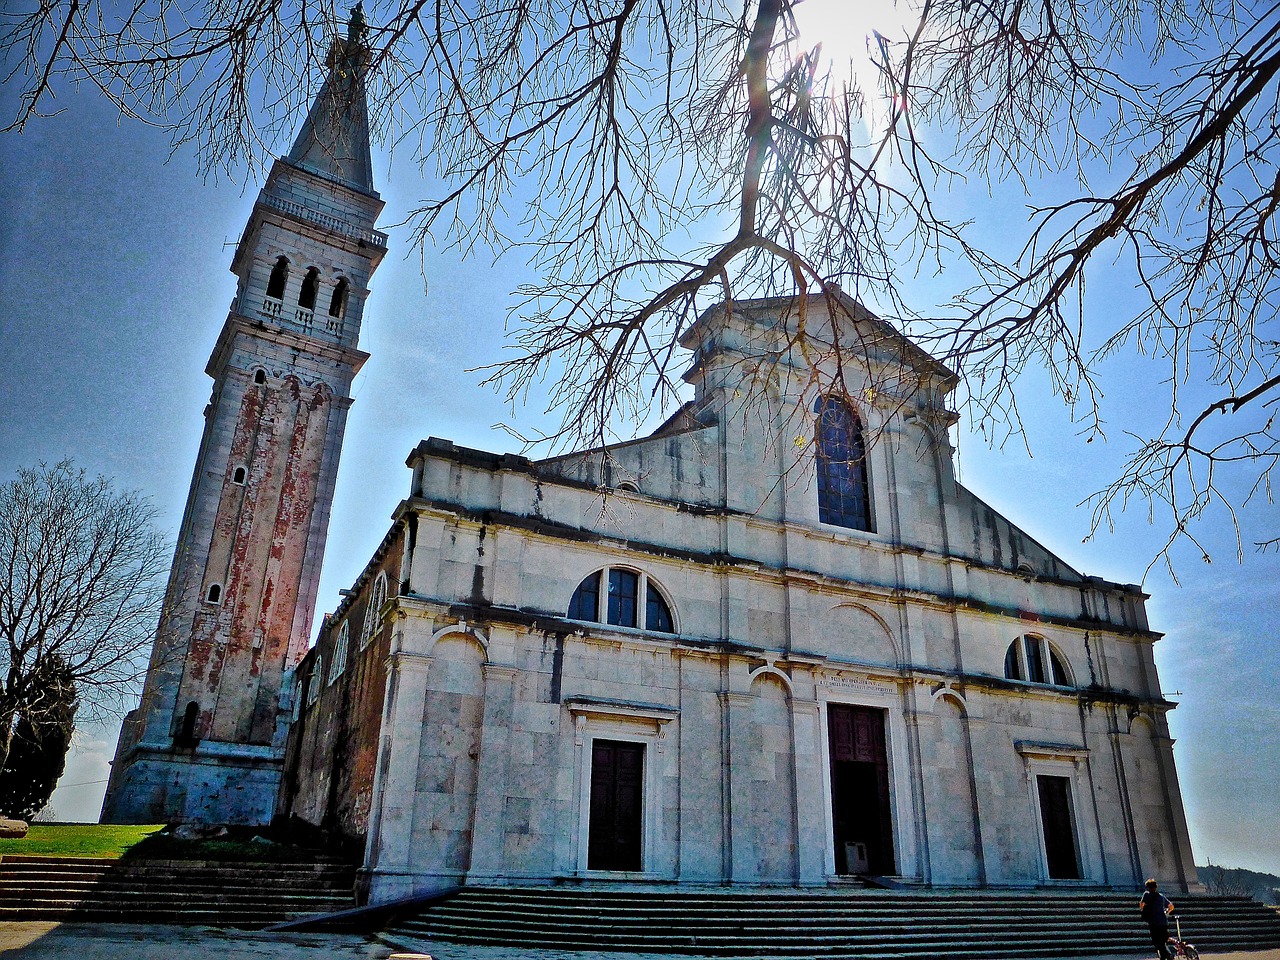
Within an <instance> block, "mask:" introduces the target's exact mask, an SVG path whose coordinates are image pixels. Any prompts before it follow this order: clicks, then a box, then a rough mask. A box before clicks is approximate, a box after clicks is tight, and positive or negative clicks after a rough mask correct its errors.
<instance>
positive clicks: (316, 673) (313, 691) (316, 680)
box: [307, 655, 324, 706]
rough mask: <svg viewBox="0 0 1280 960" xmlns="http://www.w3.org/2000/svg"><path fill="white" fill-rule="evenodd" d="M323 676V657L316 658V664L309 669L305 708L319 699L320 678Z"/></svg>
mask: <svg viewBox="0 0 1280 960" xmlns="http://www.w3.org/2000/svg"><path fill="white" fill-rule="evenodd" d="M323 676H324V657H321V656H319V655H317V656H316V662H315V664H314V665H313V666H312V667H311V676H310V678H309V679H308V680H307V706H311V705H312V704H313V703H315V702H316V701H317V700H319V699H320V687H321V686H323V684H321V682H320V678H321V677H323Z"/></svg>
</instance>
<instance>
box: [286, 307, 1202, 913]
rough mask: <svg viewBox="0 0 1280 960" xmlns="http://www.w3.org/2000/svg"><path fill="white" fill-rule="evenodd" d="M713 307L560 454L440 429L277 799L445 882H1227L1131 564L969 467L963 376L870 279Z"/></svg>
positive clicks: (332, 662)
mask: <svg viewBox="0 0 1280 960" xmlns="http://www.w3.org/2000/svg"><path fill="white" fill-rule="evenodd" d="M801 309H802V308H801V306H800V305H799V304H797V303H795V302H793V301H790V300H765V301H749V302H739V303H737V304H735V305H734V307H733V309H732V310H730V309H727V308H725V307H724V306H720V307H715V308H712V309H711V310H709V311H707V312H706V313H705V314H704V315H703V316H702V317H701V319H700V320H699V321H698V323H697V324H696V325H695V326H694V327H693V328H692V329H690V330H689V331H688V332H687V333H686V335H685V337H684V346H685V347H686V348H688V349H689V351H690V352H691V354H692V356H693V362H692V366H691V368H690V370H689V372H688V374H687V376H686V379H687V380H688V381H689V382H690V383H691V384H692V387H693V390H694V399H693V400H692V401H691V402H690V403H688V404H687V405H686V406H685V407H684V408H683V409H682V410H680V411H679V412H678V413H677V414H676V415H675V416H674V417H673V418H672V419H671V420H669V421H668V422H667V423H666V424H664V425H663V426H662V427H661V428H660V429H658V430H657V431H656V432H655V433H654V434H653V435H652V436H650V437H647V438H644V439H641V440H636V441H633V442H629V443H622V444H617V445H614V446H610V447H608V448H606V449H602V450H591V451H585V452H581V453H577V454H572V455H568V456H561V457H556V458H552V459H546V460H538V461H534V460H529V459H526V458H524V457H520V456H513V455H509V454H506V455H504V454H493V453H487V452H483V451H478V450H471V449H466V448H463V447H459V446H456V445H454V444H453V443H450V442H449V441H446V440H438V439H431V440H427V441H425V442H423V443H422V444H420V445H419V446H418V448H417V449H416V450H414V451H413V453H412V454H411V455H410V457H409V459H408V465H409V467H411V468H412V477H413V479H412V484H411V489H410V494H409V496H408V498H406V499H405V500H404V501H403V502H402V503H401V504H400V505H399V507H398V508H397V510H396V512H395V515H394V522H393V524H392V526H391V528H390V530H389V531H388V533H387V535H386V537H385V539H384V541H383V543H382V546H381V547H380V549H379V550H378V552H377V554H376V555H375V556H374V558H373V559H372V561H371V562H370V564H369V565H368V567H367V569H366V570H365V572H364V574H363V575H362V577H361V578H360V580H359V581H358V582H357V583H356V584H355V585H354V587H353V589H352V590H351V591H349V592H348V594H347V596H346V598H345V599H344V600H343V602H342V604H340V605H339V607H338V608H337V610H336V611H334V612H333V613H332V614H331V615H329V616H328V617H327V618H326V621H325V626H324V628H323V630H322V631H321V634H320V637H319V640H318V643H317V645H316V646H315V648H314V649H313V650H311V651H310V653H309V654H308V655H307V657H306V659H305V660H304V661H303V662H302V663H301V664H300V665H299V667H298V669H297V670H296V672H295V678H296V691H297V692H296V700H295V705H294V711H295V713H294V716H295V719H294V723H293V725H292V727H291V730H290V734H289V740H288V746H287V755H286V760H285V774H284V777H283V780H282V788H281V795H280V798H279V802H278V804H277V815H278V816H282V817H289V818H298V819H301V820H303V821H306V822H309V823H311V824H315V825H318V826H323V827H326V828H329V829H332V830H335V831H338V832H340V833H342V834H345V835H347V836H349V837H353V838H357V839H359V840H361V841H363V842H364V844H365V849H366V860H365V877H366V881H367V884H368V887H369V894H370V896H371V897H372V898H373V899H374V900H385V899H388V898H392V897H396V896H401V895H406V894H409V893H411V892H413V891H415V890H422V889H426V888H429V887H432V886H436V885H439V884H440V883H443V882H463V883H479V884H485V883H510V882H526V883H527V882H550V881H563V880H568V879H574V880H602V881H634V880H651V881H678V882H688V883H698V884H724V883H733V884H778V885H818V884H826V883H829V882H833V881H835V880H836V879H837V878H839V877H840V876H843V875H849V874H873V875H879V876H888V877H896V878H899V879H900V880H902V881H904V882H919V883H926V884H933V885H948V886H950V885H960V886H984V885H1000V886H1005V885H1010V886H1040V885H1045V884H1050V885H1062V886H1067V887H1070V886H1076V885H1090V886H1122V887H1132V886H1133V885H1134V884H1135V883H1138V882H1140V881H1141V880H1142V879H1143V878H1145V877H1146V876H1150V875H1154V876H1157V877H1158V878H1160V880H1161V882H1162V883H1164V884H1166V885H1167V886H1168V887H1169V888H1172V889H1182V890H1185V889H1187V888H1189V887H1192V886H1194V885H1195V882H1196V879H1195V872H1194V870H1195V868H1194V866H1193V861H1192V856H1191V850H1190V843H1189V839H1188V834H1187V828H1186V823H1185V817H1184V814H1183V809H1182V805H1181V800H1180V794H1179V788H1178V781H1177V775H1176V772H1175V769H1174V762H1173V751H1172V740H1171V739H1170V738H1169V734H1168V727H1167V724H1166V719H1165V717H1166V713H1167V711H1168V710H1169V709H1170V708H1171V707H1172V706H1173V705H1172V704H1171V703H1169V702H1168V701H1166V700H1164V699H1163V698H1162V697H1161V695H1160V688H1159V683H1158V680H1157V677H1156V671H1155V666H1154V662H1153V658H1152V647H1153V644H1154V643H1155V642H1156V640H1157V639H1158V637H1159V635H1158V634H1156V633H1153V632H1152V631H1151V629H1150V628H1149V626H1148V623H1147V619H1146V613H1145V609H1144V600H1145V597H1144V595H1143V594H1142V592H1141V591H1140V590H1139V589H1138V588H1137V587H1135V586H1132V585H1123V584H1116V583H1109V582H1106V581H1103V580H1100V579H1098V578H1096V577H1088V576H1084V575H1082V574H1080V573H1078V572H1077V571H1075V570H1073V569H1071V568H1070V567H1069V566H1068V565H1067V564H1066V563H1064V562H1063V561H1062V560H1060V559H1059V558H1057V557H1055V556H1054V555H1053V554H1052V553H1050V552H1049V551H1048V550H1047V549H1045V548H1044V547H1042V546H1041V545H1040V544H1038V543H1036V542H1035V541H1034V540H1032V539H1031V538H1030V537H1029V536H1028V535H1027V534H1025V533H1024V532H1022V531H1020V530H1019V529H1017V528H1016V527H1015V526H1014V525H1013V524H1011V523H1010V522H1009V521H1008V520H1006V519H1005V518H1003V517H1001V516H1000V515H999V514H998V513H997V512H996V511H995V510H994V509H993V508H992V507H990V506H988V505H987V504H985V503H983V502H982V501H981V500H979V499H978V498H977V497H975V496H974V495H973V494H972V493H970V492H969V491H968V490H966V489H965V488H964V487H963V486H962V485H961V484H960V483H959V482H957V480H956V478H955V475H954V473H953V467H952V450H951V448H950V445H949V443H948V437H947V433H948V428H949V426H950V425H951V424H952V423H953V422H954V420H955V414H954V413H953V412H952V411H951V410H950V409H949V408H948V406H947V401H948V396H949V394H950V392H951V390H952V388H953V387H954V385H955V378H954V377H953V376H952V375H951V374H950V373H949V372H948V371H947V370H946V369H944V368H943V367H942V366H940V365H939V364H937V363H936V362H934V361H933V360H931V359H930V358H928V357H927V356H926V355H924V354H923V353H922V352H921V351H919V350H918V349H917V348H915V347H914V346H912V345H911V344H910V343H908V342H907V341H906V340H905V339H903V338H902V337H901V336H900V335H898V334H897V333H896V332H894V331H893V330H892V329H890V328H889V327H888V326H887V325H886V324H884V323H882V322H881V321H879V320H877V319H875V318H874V317H872V316H870V315H869V314H868V313H867V312H866V311H865V310H863V309H861V308H860V307H859V306H858V305H857V304H856V303H854V302H853V301H851V300H848V299H847V298H844V297H842V296H833V297H832V298H831V299H830V300H823V299H821V298H811V299H810V300H809V302H808V303H807V304H806V305H805V306H804V307H803V309H804V311H805V327H806V331H807V336H808V338H809V339H808V345H809V354H808V359H812V357H813V356H814V355H815V354H814V350H815V349H818V352H819V353H821V349H820V348H821V347H822V345H823V344H826V345H827V348H828V353H830V352H831V349H830V348H831V345H832V344H835V343H844V344H856V345H857V354H856V357H852V356H846V357H845V358H844V363H843V364H842V371H843V377H844V382H843V388H842V389H841V390H840V391H839V392H836V391H834V390H833V389H830V384H832V383H834V382H835V379H836V370H835V369H834V367H833V366H831V363H832V361H831V360H830V358H828V359H826V360H820V361H819V363H818V373H817V375H816V376H814V374H813V373H812V371H811V369H810V368H809V366H808V364H807V360H802V359H801V358H800V357H799V356H798V355H794V354H796V353H797V351H796V348H795V343H796V340H797V331H798V318H799V315H800V311H801Z"/></svg>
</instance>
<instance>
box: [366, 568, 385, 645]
mask: <svg viewBox="0 0 1280 960" xmlns="http://www.w3.org/2000/svg"><path fill="white" fill-rule="evenodd" d="M386 602H387V574H386V572H385V571H383V572H380V573H379V574H378V577H377V579H376V580H374V581H373V589H372V590H370V591H369V606H368V608H367V609H366V610H365V612H364V630H363V631H361V634H360V649H361V650H363V649H364V648H365V647H367V646H368V645H369V641H370V640H372V639H373V635H374V634H375V633H377V632H378V628H379V627H381V626H382V606H383V604H385V603H386Z"/></svg>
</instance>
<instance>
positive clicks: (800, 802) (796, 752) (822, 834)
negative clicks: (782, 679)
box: [791, 696, 831, 886]
mask: <svg viewBox="0 0 1280 960" xmlns="http://www.w3.org/2000/svg"><path fill="white" fill-rule="evenodd" d="M791 730H792V735H793V737H794V739H793V741H792V751H793V756H794V757H795V771H796V781H795V788H794V789H795V811H796V847H797V849H796V879H797V881H798V882H799V883H800V884H801V885H802V886H808V885H817V884H822V883H825V882H826V879H827V877H826V860H827V832H826V829H825V825H826V822H827V817H826V812H825V810H824V809H823V807H824V805H829V804H830V802H831V798H830V797H829V796H827V791H826V788H825V787H824V785H823V776H822V771H823V765H824V760H825V758H824V757H823V754H822V715H821V711H820V710H819V709H818V704H817V703H816V702H805V701H797V700H796V699H795V697H794V696H792V699H791Z"/></svg>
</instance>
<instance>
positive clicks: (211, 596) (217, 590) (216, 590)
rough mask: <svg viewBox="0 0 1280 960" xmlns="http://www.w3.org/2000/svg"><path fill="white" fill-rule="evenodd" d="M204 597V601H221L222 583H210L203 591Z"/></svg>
mask: <svg viewBox="0 0 1280 960" xmlns="http://www.w3.org/2000/svg"><path fill="white" fill-rule="evenodd" d="M204 599H205V602H206V603H221V602H222V584H220V583H211V584H209V589H208V590H206V591H205V595H204Z"/></svg>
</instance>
